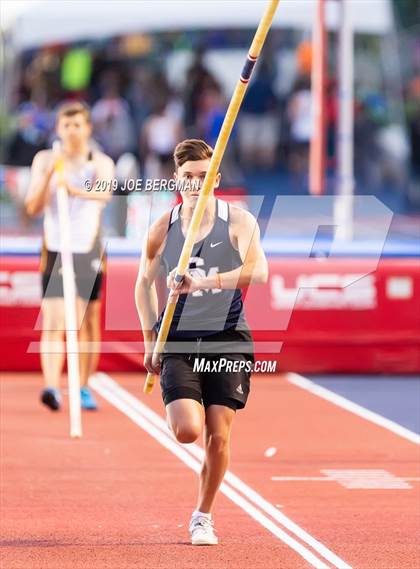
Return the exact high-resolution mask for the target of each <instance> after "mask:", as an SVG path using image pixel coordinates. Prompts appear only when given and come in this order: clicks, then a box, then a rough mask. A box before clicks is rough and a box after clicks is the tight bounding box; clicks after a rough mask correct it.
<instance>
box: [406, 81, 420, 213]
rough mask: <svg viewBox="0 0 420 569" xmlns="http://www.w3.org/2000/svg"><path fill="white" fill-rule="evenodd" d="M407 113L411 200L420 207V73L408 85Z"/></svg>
mask: <svg viewBox="0 0 420 569" xmlns="http://www.w3.org/2000/svg"><path fill="white" fill-rule="evenodd" d="M406 113H407V121H408V130H409V141H410V161H411V174H412V178H413V183H412V184H411V187H410V196H409V199H410V201H411V203H412V204H413V205H415V206H416V207H417V208H419V207H420V73H418V74H417V75H416V77H414V78H413V79H412V80H411V81H410V82H409V84H408V86H407V90H406Z"/></svg>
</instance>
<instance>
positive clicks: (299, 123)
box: [286, 75, 312, 174]
mask: <svg viewBox="0 0 420 569" xmlns="http://www.w3.org/2000/svg"><path fill="white" fill-rule="evenodd" d="M286 112H287V118H288V121H289V127H290V143H291V144H290V154H289V159H290V169H291V170H292V172H294V173H297V174H301V173H303V172H306V171H307V169H308V159H309V143H310V140H311V133H312V96H311V81H310V77H309V76H307V75H302V76H301V77H299V78H298V79H297V80H296V83H295V86H294V88H293V90H292V93H291V95H290V98H289V102H288V105H287V111H286Z"/></svg>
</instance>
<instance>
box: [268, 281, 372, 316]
mask: <svg viewBox="0 0 420 569" xmlns="http://www.w3.org/2000/svg"><path fill="white" fill-rule="evenodd" d="M270 289H271V307H272V309H273V310H291V309H295V310H299V309H300V310H325V309H337V310H340V309H343V308H346V309H350V310H352V309H353V310H373V309H374V308H376V307H377V292H376V286H375V277H374V275H363V274H357V273H356V274H355V273H348V274H342V275H340V274H337V273H319V274H316V273H315V274H311V275H298V276H297V277H296V281H295V286H293V287H290V288H288V287H287V286H286V284H285V279H284V278H283V277H282V276H281V275H273V276H272V277H271V281H270Z"/></svg>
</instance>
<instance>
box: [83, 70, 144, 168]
mask: <svg viewBox="0 0 420 569" xmlns="http://www.w3.org/2000/svg"><path fill="white" fill-rule="evenodd" d="M92 122H93V127H94V136H95V138H96V140H97V141H98V142H99V144H100V145H101V146H102V148H103V150H104V152H105V153H106V154H108V155H109V156H111V158H112V159H113V160H118V158H119V157H120V156H121V154H123V153H124V152H130V151H133V150H134V146H135V145H134V132H133V128H132V122H131V117H130V109H129V106H128V103H127V101H126V100H125V99H123V98H122V97H121V96H120V94H119V87H118V79H117V77H116V76H115V75H114V74H113V73H109V74H105V76H104V78H103V95H102V97H101V98H100V99H99V100H98V101H97V102H96V103H95V105H94V106H93V108H92Z"/></svg>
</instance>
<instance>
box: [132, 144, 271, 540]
mask: <svg viewBox="0 0 420 569" xmlns="http://www.w3.org/2000/svg"><path fill="white" fill-rule="evenodd" d="M212 153H213V149H212V148H211V147H210V146H208V145H207V144H206V143H205V142H204V141H201V140H185V141H183V142H181V143H180V144H178V146H177V147H176V148H175V152H174V160H175V166H176V172H175V178H176V179H177V180H178V181H179V182H182V183H186V184H187V186H186V187H184V189H185V191H182V192H181V195H182V204H178V205H177V206H176V207H175V208H173V209H172V210H171V211H169V212H167V213H165V214H163V215H162V216H161V217H160V218H159V219H158V220H157V221H156V222H155V223H154V224H153V225H152V226H151V228H150V231H149V234H148V235H147V236H146V237H145V240H144V243H143V249H142V256H141V260H140V268H139V274H138V279H137V283H136V293H135V296H136V304H137V309H138V313H139V316H140V320H141V325H142V329H143V335H144V342H145V356H144V365H145V367H146V369H147V371H149V372H151V373H159V371H160V383H161V389H162V396H163V401H164V403H165V405H166V411H167V419H168V425H169V426H170V428H171V430H172V431H173V433H174V435H175V437H176V438H177V440H178V441H179V442H181V443H192V442H193V441H195V440H196V439H197V438H198V437H199V435H200V433H201V431H202V428H203V424H204V429H205V431H204V432H205V459H204V463H203V467H202V471H201V475H200V480H199V490H198V501H197V506H196V509H195V510H194V512H193V514H192V518H191V522H190V526H189V529H190V532H191V542H192V544H193V545H215V544H217V542H218V539H217V536H216V534H215V531H214V528H213V521H212V517H211V511H212V508H213V503H214V500H215V497H216V494H217V491H218V488H219V486H220V483H221V482H222V479H223V476H224V474H225V472H226V469H227V465H228V461H229V446H230V432H231V427H232V421H233V418H234V416H235V412H236V410H237V409H242V408H243V407H244V406H245V404H246V401H247V397H248V393H249V389H250V375H251V369H252V363H253V361H254V354H253V342H252V337H251V334H250V331H249V329H248V326H247V322H246V320H245V317H244V315H243V310H242V308H243V307H242V292H241V288H243V287H247V286H249V285H250V284H255V283H265V282H266V281H267V278H268V265H267V261H266V258H265V255H264V252H263V249H262V247H261V244H260V233H259V228H258V225H257V222H256V220H255V218H254V217H253V216H252V215H251V214H250V213H249V212H247V211H245V210H243V209H241V208H239V207H236V206H233V205H229V204H228V203H227V202H225V201H223V200H221V199H216V198H215V197H214V195H213V193H212V195H211V196H210V198H209V201H208V204H207V207H206V210H205V213H204V216H203V220H202V223H201V226H200V230H199V233H198V235H197V237H196V242H195V245H194V248H193V252H192V256H191V259H190V265H189V271H188V273H187V274H186V275H185V277H184V280H183V282H182V285H181V286H180V287H179V288H177V289H176V285H175V283H174V275H175V271H176V267H177V264H178V261H179V257H180V253H181V249H182V246H183V243H184V240H185V236H186V234H187V231H188V226H189V223H190V221H191V217H192V215H193V212H194V208H195V205H196V203H197V200H198V196H199V192H200V187H201V184H202V182H203V181H204V178H205V175H206V172H207V169H208V167H209V164H210V158H211V156H212ZM219 183H220V174H218V176H217V179H216V183H215V188H217V187H218V186H219ZM161 267H163V268H164V271H165V273H166V275H167V285H168V287H169V288H171V289H172V290H175V289H176V292H177V293H178V300H177V305H176V310H175V314H174V318H173V321H172V325H171V328H170V332H169V336H168V342H167V344H166V347H165V350H164V353H163V354H162V355H161V356H160V358H159V361H158V362H157V361H153V358H152V353H153V348H154V344H155V342H156V338H157V332H158V330H159V326H160V324H161V320H162V314H161V315H160V317H159V319H158V305H157V291H156V288H155V281H156V280H157V278H158V276H159V269H160V268H161Z"/></svg>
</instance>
